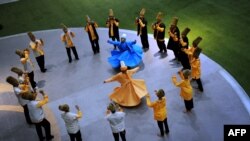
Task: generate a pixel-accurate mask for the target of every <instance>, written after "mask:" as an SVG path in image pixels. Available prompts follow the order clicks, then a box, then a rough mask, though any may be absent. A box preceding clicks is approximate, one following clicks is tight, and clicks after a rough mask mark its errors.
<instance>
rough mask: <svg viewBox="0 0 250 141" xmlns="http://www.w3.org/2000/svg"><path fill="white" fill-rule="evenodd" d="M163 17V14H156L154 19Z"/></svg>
mask: <svg viewBox="0 0 250 141" xmlns="http://www.w3.org/2000/svg"><path fill="white" fill-rule="evenodd" d="M162 17H163V14H162V13H161V12H158V14H157V16H156V19H160V20H161V19H162Z"/></svg>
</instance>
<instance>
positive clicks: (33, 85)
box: [28, 71, 36, 90]
mask: <svg viewBox="0 0 250 141" xmlns="http://www.w3.org/2000/svg"><path fill="white" fill-rule="evenodd" d="M28 76H29V80H30V84H31V87H32V88H33V90H34V89H35V87H36V82H35V81H34V72H33V71H32V72H30V73H28Z"/></svg>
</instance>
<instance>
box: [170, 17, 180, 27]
mask: <svg viewBox="0 0 250 141" xmlns="http://www.w3.org/2000/svg"><path fill="white" fill-rule="evenodd" d="M178 20H179V18H178V17H173V19H172V23H171V25H175V26H177V23H178Z"/></svg>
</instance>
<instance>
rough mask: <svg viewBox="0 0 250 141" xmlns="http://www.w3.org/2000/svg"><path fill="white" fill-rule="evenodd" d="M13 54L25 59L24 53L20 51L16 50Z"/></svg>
mask: <svg viewBox="0 0 250 141" xmlns="http://www.w3.org/2000/svg"><path fill="white" fill-rule="evenodd" d="M15 53H16V54H17V55H18V56H19V57H20V58H23V57H25V55H24V52H23V51H21V50H19V49H17V50H16V51H15Z"/></svg>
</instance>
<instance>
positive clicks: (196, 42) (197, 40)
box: [181, 36, 202, 64]
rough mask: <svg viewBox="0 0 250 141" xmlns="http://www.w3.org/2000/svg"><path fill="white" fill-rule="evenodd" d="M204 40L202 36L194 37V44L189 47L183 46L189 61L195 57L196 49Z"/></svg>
mask: <svg viewBox="0 0 250 141" xmlns="http://www.w3.org/2000/svg"><path fill="white" fill-rule="evenodd" d="M201 41H202V38H201V37H200V36H198V37H197V38H195V39H194V41H193V43H192V46H191V47H189V48H187V49H186V48H182V49H181V50H182V51H184V52H185V53H186V54H187V55H188V58H189V62H190V64H191V60H192V58H193V54H194V50H195V49H196V48H197V47H198V45H199V43H200V42H201Z"/></svg>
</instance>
